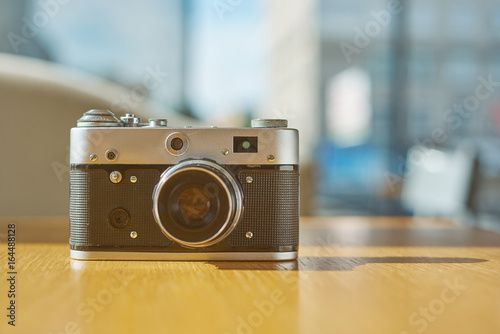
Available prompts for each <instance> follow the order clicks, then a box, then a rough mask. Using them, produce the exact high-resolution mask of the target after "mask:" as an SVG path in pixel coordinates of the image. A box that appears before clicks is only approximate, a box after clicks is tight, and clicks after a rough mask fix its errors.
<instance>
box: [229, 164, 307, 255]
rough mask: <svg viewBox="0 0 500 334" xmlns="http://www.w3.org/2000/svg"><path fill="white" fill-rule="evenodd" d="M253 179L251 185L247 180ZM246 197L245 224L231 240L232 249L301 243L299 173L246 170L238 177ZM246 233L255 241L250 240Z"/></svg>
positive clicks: (232, 235) (242, 222)
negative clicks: (248, 178)
mask: <svg viewBox="0 0 500 334" xmlns="http://www.w3.org/2000/svg"><path fill="white" fill-rule="evenodd" d="M248 176H250V177H252V179H253V181H252V183H247V182H246V178H247V177H248ZM238 179H239V181H240V183H241V185H242V187H243V194H244V196H245V199H244V204H245V212H244V214H243V219H242V221H241V222H240V223H239V224H238V226H237V227H236V229H235V230H234V231H233V233H232V234H231V235H230V236H229V239H228V243H229V244H230V245H231V246H235V247H241V246H247V247H252V246H255V247H278V246H297V245H298V243H299V173H298V172H297V171H292V170H255V169H245V170H242V171H241V172H240V173H239V174H238ZM247 232H252V233H253V237H252V238H251V239H249V238H247V237H246V236H245V235H246V233H247Z"/></svg>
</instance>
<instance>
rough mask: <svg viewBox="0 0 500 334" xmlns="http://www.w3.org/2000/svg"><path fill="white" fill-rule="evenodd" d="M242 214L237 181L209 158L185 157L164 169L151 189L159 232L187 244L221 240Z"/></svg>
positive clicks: (179, 242) (181, 243) (195, 245)
mask: <svg viewBox="0 0 500 334" xmlns="http://www.w3.org/2000/svg"><path fill="white" fill-rule="evenodd" d="M242 214H243V192H242V190H241V186H240V184H239V183H238V182H237V181H236V179H235V178H234V177H233V176H232V174H231V173H230V172H229V171H227V170H226V169H225V168H224V167H222V166H220V165H218V164H217V163H215V162H212V161H209V160H188V161H184V162H181V163H179V164H177V165H175V166H173V167H170V168H169V169H167V170H166V171H165V172H164V173H163V174H162V176H161V177H160V181H159V182H158V184H157V185H156V187H155V190H154V192H153V215H154V218H155V221H156V223H157V224H158V225H159V226H160V228H161V230H162V232H163V233H164V234H165V235H166V236H167V237H168V238H170V239H171V240H172V241H174V242H177V243H178V244H180V245H182V246H185V247H188V248H197V247H208V246H211V245H214V244H216V243H218V242H220V241H222V240H224V239H225V238H226V237H227V236H228V235H229V234H230V233H231V232H232V231H233V230H234V228H235V227H236V225H237V224H238V222H239V221H240V219H241V217H242Z"/></svg>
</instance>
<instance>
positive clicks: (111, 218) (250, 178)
mask: <svg viewBox="0 0 500 334" xmlns="http://www.w3.org/2000/svg"><path fill="white" fill-rule="evenodd" d="M70 163H71V169H70V248H71V251H70V252H71V257H72V258H74V259H80V260H205V261H211V260H225V261H231V260H237V261H243V260H264V261H270V260H292V259H296V258H297V251H298V241H299V236H298V227H299V225H298V224H299V166H298V131H297V130H296V129H290V128H288V127H287V121H286V120H253V121H252V127H251V128H216V127H208V128H201V127H196V128H195V127H190V126H185V127H182V128H173V127H168V126H167V121H166V120H164V119H150V120H149V123H141V120H140V119H139V118H138V117H136V116H135V115H133V114H127V115H126V116H125V117H121V119H118V118H117V117H115V116H114V115H113V113H112V112H110V111H107V110H90V111H88V112H87V113H85V114H84V116H83V117H82V118H81V119H80V120H79V121H78V126H77V127H74V128H72V129H71V148H70Z"/></svg>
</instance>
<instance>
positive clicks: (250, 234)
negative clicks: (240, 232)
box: [245, 232, 253, 239]
mask: <svg viewBox="0 0 500 334" xmlns="http://www.w3.org/2000/svg"><path fill="white" fill-rule="evenodd" d="M245 237H247V238H248V239H252V237H253V233H252V232H247V234H245Z"/></svg>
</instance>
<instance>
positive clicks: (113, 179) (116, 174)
mask: <svg viewBox="0 0 500 334" xmlns="http://www.w3.org/2000/svg"><path fill="white" fill-rule="evenodd" d="M109 179H110V180H111V182H113V183H120V181H121V180H122V174H121V173H120V172H118V171H114V172H111V174H109Z"/></svg>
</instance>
